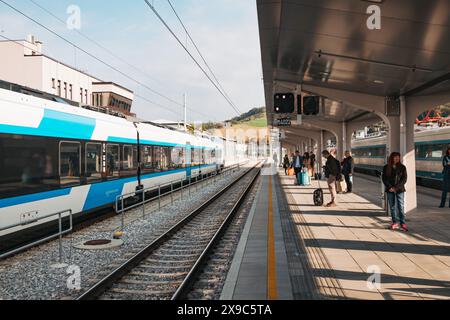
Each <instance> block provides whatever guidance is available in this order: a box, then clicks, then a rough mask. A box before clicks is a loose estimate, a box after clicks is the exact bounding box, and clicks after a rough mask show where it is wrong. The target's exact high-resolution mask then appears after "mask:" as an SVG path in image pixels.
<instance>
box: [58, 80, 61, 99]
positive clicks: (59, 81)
mask: <svg viewBox="0 0 450 320" xmlns="http://www.w3.org/2000/svg"><path fill="white" fill-rule="evenodd" d="M57 95H58V96H59V97H61V80H58V92H57Z"/></svg>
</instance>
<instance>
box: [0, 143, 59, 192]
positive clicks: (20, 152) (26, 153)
mask: <svg viewBox="0 0 450 320" xmlns="http://www.w3.org/2000/svg"><path fill="white" fill-rule="evenodd" d="M0 155H1V156H0V198H7V197H13V196H19V195H24V194H29V193H34V192H41V191H48V190H51V189H56V188H59V179H58V177H57V172H58V170H57V166H58V160H57V159H58V142H57V141H56V140H54V139H51V138H38V137H28V136H20V135H11V136H10V135H0Z"/></svg>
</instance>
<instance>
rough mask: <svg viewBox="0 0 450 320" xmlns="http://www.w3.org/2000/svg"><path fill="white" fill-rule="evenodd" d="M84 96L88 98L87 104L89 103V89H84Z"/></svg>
mask: <svg viewBox="0 0 450 320" xmlns="http://www.w3.org/2000/svg"><path fill="white" fill-rule="evenodd" d="M84 98H85V99H86V104H89V101H88V91H87V89H86V90H84Z"/></svg>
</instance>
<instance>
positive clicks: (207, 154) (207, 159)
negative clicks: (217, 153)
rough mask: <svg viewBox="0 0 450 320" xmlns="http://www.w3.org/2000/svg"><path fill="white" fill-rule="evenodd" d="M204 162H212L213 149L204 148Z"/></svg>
mask: <svg viewBox="0 0 450 320" xmlns="http://www.w3.org/2000/svg"><path fill="white" fill-rule="evenodd" d="M203 164H211V151H210V150H203Z"/></svg>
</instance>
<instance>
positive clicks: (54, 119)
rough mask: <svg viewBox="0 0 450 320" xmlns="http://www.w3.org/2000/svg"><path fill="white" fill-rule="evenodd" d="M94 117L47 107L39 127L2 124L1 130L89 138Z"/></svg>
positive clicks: (48, 135) (8, 132)
mask: <svg viewBox="0 0 450 320" xmlns="http://www.w3.org/2000/svg"><path fill="white" fill-rule="evenodd" d="M95 125H96V121H95V119H93V118H88V117H83V116H77V115H73V114H69V113H64V112H59V111H54V110H49V109H45V110H44V117H43V118H42V120H41V123H40V124H39V126H38V127H37V128H30V127H21V126H12V125H6V124H0V132H1V133H6V134H23V135H32V136H42V137H59V138H65V139H82V140H89V139H91V137H92V134H93V133H94V130H95Z"/></svg>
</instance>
